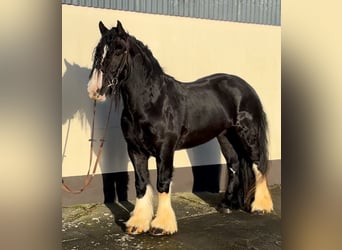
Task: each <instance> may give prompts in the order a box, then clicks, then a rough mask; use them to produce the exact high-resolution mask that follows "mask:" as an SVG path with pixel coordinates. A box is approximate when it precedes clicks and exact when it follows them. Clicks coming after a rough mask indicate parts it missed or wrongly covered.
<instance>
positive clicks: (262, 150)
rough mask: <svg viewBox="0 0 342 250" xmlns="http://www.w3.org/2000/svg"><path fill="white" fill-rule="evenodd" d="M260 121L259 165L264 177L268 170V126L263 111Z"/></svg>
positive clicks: (261, 111)
mask: <svg viewBox="0 0 342 250" xmlns="http://www.w3.org/2000/svg"><path fill="white" fill-rule="evenodd" d="M260 113H261V114H260V121H259V124H258V125H259V129H258V142H259V164H258V169H259V171H260V172H261V173H262V174H263V175H264V174H266V172H267V170H268V136H267V134H268V125H267V118H266V114H265V112H264V111H263V109H262V106H261V110H260Z"/></svg>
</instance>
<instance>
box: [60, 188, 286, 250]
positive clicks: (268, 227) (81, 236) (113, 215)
mask: <svg viewBox="0 0 342 250" xmlns="http://www.w3.org/2000/svg"><path fill="white" fill-rule="evenodd" d="M271 194H272V198H273V202H274V208H275V211H274V213H273V214H269V215H258V214H249V213H246V212H242V211H234V212H232V213H230V214H221V213H219V212H217V210H216V205H217V204H218V203H219V201H220V200H221V199H222V197H223V194H217V193H196V194H193V193H175V194H173V195H172V206H173V208H174V210H175V213H176V216H177V222H178V232H177V233H176V234H174V235H172V236H162V237H156V236H151V235H149V234H142V235H136V236H131V235H128V234H126V233H125V232H124V222H125V221H126V220H128V218H129V212H130V211H132V210H133V207H134V205H133V202H124V203H112V204H82V205H74V206H68V207H63V209H62V247H63V249H82V250H83V249H104V250H105V249H234V250H240V249H241V250H242V249H253V250H257V249H259V250H261V249H267V250H270V249H281V244H282V238H281V188H280V187H279V186H273V187H272V188H271ZM154 204H155V207H156V204H157V200H155V202H154Z"/></svg>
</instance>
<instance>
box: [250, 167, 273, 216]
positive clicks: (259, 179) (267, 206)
mask: <svg viewBox="0 0 342 250" xmlns="http://www.w3.org/2000/svg"><path fill="white" fill-rule="evenodd" d="M253 172H254V175H255V196H254V201H253V202H252V204H251V210H252V212H254V211H261V212H266V213H270V212H272V211H273V202H272V197H271V194H270V191H269V189H268V186H267V181H266V176H265V175H263V174H262V173H261V172H260V171H259V169H258V166H257V165H255V164H253Z"/></svg>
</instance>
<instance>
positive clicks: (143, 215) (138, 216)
mask: <svg viewBox="0 0 342 250" xmlns="http://www.w3.org/2000/svg"><path fill="white" fill-rule="evenodd" d="M152 218H153V189H152V187H151V185H147V186H146V193H145V195H144V196H143V197H142V198H140V199H139V198H137V199H136V202H135V206H134V210H133V211H132V213H131V217H130V218H129V220H128V221H127V222H126V227H127V231H128V233H132V234H139V233H143V232H147V231H148V230H149V229H150V224H151V221H152ZM134 227H135V228H136V230H135V231H134V232H132V229H133V228H134Z"/></svg>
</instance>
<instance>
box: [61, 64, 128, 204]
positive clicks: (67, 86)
mask: <svg viewBox="0 0 342 250" xmlns="http://www.w3.org/2000/svg"><path fill="white" fill-rule="evenodd" d="M64 63H65V66H66V71H65V73H64V75H63V78H62V124H66V123H69V124H70V123H72V119H74V118H75V117H76V114H77V113H78V117H79V119H80V122H81V126H82V127H83V128H85V127H86V126H89V125H90V126H91V123H92V119H93V102H92V101H91V100H90V99H89V97H88V93H87V83H88V77H89V73H90V69H89V68H85V67H80V66H79V65H77V64H71V63H69V62H68V61H67V60H66V59H65V60H64ZM109 105H110V103H109V102H105V103H98V104H97V107H96V116H95V117H96V119H95V133H94V138H95V139H96V142H95V143H94V153H95V154H97V150H98V147H99V144H100V139H101V138H102V136H103V132H104V127H105V123H106V119H107V116H108V111H109ZM113 109H114V108H113ZM120 114H121V107H118V110H116V111H114V110H113V111H112V113H111V117H110V121H109V129H108V132H107V136H106V139H105V144H104V147H103V153H102V156H101V164H100V167H101V172H102V173H104V174H102V182H103V195H104V202H105V203H110V202H114V201H115V200H117V201H120V202H121V201H127V200H128V194H127V193H128V182H129V178H128V173H127V164H128V155H127V152H126V146H125V145H126V144H125V142H124V139H123V136H122V133H121V129H120ZM89 137H90V135H89ZM66 138H68V137H66ZM64 139H65V138H63V140H64ZM65 140H66V141H65V142H64V147H65V148H67V145H68V141H67V139H65ZM67 150H68V149H67ZM84 157H89V156H86V155H85V156H84ZM113 172H115V173H113Z"/></svg>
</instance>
